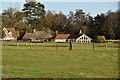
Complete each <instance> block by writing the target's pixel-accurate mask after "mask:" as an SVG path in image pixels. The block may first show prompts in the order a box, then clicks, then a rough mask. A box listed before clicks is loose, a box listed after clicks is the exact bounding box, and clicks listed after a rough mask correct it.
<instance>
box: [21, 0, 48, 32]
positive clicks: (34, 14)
mask: <svg viewBox="0 0 120 80" xmlns="http://www.w3.org/2000/svg"><path fill="white" fill-rule="evenodd" d="M23 6H24V8H23V9H22V11H24V12H25V16H26V23H27V24H31V25H32V27H33V28H36V29H39V30H40V29H42V27H43V26H45V25H46V23H47V22H46V19H45V6H44V5H43V4H41V3H39V2H36V1H34V2H31V1H27V3H26V4H24V5H23Z"/></svg>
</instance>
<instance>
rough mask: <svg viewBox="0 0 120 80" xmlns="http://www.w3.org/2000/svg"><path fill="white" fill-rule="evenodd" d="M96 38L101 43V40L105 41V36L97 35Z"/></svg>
mask: <svg viewBox="0 0 120 80" xmlns="http://www.w3.org/2000/svg"><path fill="white" fill-rule="evenodd" d="M97 40H98V42H101V43H103V42H105V36H98V38H97Z"/></svg>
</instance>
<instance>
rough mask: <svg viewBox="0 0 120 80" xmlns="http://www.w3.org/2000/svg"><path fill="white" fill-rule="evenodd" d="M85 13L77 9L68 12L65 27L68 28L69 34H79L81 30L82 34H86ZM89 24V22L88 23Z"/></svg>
mask: <svg viewBox="0 0 120 80" xmlns="http://www.w3.org/2000/svg"><path fill="white" fill-rule="evenodd" d="M87 20H89V19H88V18H87V17H86V14H85V12H83V10H82V9H77V10H75V13H74V12H70V13H69V15H68V19H67V26H69V27H68V28H69V33H79V31H80V30H82V33H84V34H87V33H88V26H87ZM88 22H89V21H88Z"/></svg>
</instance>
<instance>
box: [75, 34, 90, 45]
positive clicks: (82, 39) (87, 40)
mask: <svg viewBox="0 0 120 80" xmlns="http://www.w3.org/2000/svg"><path fill="white" fill-rule="evenodd" d="M91 41H92V39H91V38H90V37H88V36H87V35H85V34H80V36H79V37H78V38H77V39H76V42H80V43H91Z"/></svg>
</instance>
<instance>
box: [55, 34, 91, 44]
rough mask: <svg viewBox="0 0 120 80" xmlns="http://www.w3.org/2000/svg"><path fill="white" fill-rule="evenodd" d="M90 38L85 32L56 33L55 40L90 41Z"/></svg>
mask: <svg viewBox="0 0 120 80" xmlns="http://www.w3.org/2000/svg"><path fill="white" fill-rule="evenodd" d="M91 40H92V39H91V38H90V37H88V36H87V35H85V34H58V35H57V36H56V37H55V42H80V43H91Z"/></svg>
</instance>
